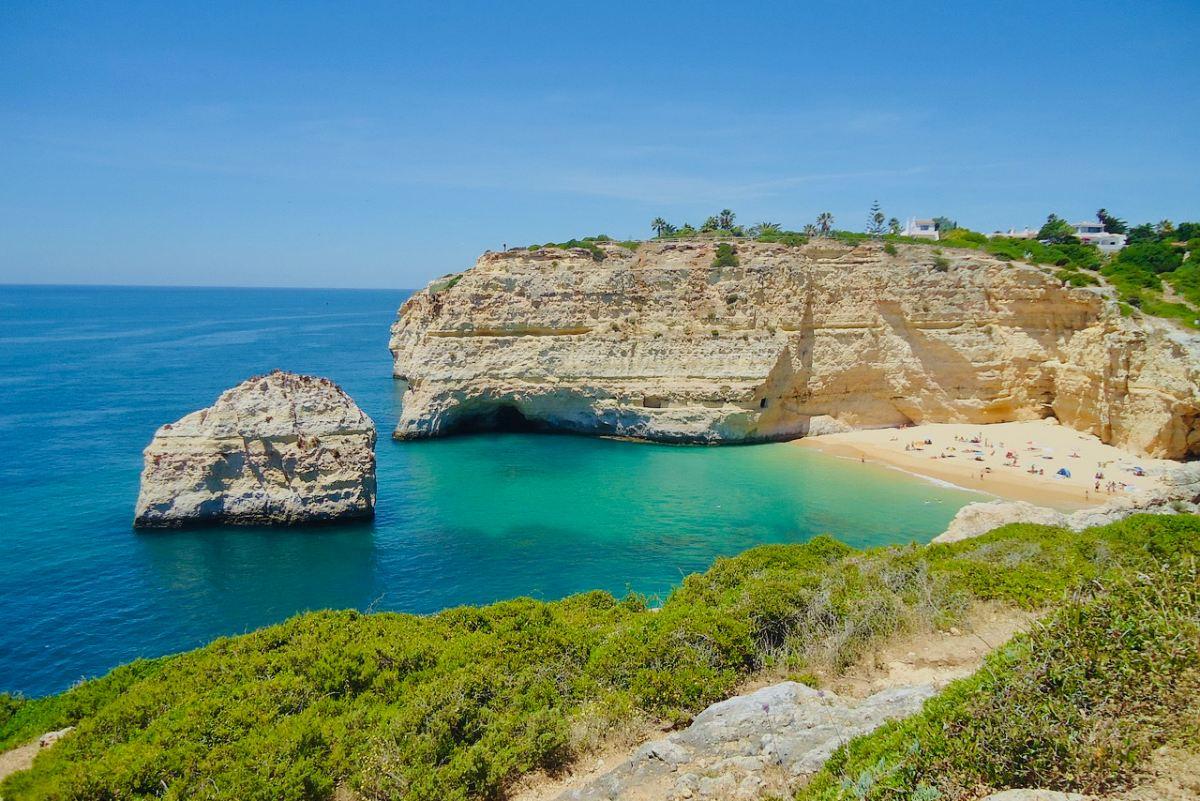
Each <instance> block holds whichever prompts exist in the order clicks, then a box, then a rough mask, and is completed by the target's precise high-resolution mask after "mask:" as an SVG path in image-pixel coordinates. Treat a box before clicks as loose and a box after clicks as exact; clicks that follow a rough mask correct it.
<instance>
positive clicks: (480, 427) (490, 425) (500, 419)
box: [452, 403, 546, 434]
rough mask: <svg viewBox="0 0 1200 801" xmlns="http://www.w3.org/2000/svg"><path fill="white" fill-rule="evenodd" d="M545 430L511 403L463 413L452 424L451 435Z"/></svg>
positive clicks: (544, 427) (543, 426)
mask: <svg viewBox="0 0 1200 801" xmlns="http://www.w3.org/2000/svg"><path fill="white" fill-rule="evenodd" d="M545 430H546V426H545V425H543V424H541V423H539V422H538V421H536V420H531V419H529V418H528V417H526V416H525V415H524V414H522V413H521V410H520V409H518V408H517V407H516V406H514V405H512V404H511V403H499V404H496V405H494V406H487V407H482V408H474V409H471V410H469V411H464V412H463V413H462V414H461V415H460V416H459V418H458V419H457V420H456V421H455V422H454V426H453V428H452V433H455V434H474V433H480V432H485V431H488V432H502V433H529V432H533V431H545Z"/></svg>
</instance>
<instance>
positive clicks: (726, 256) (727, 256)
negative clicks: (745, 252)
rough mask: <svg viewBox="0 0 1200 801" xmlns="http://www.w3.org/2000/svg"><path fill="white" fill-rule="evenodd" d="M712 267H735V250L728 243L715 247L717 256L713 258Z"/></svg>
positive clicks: (736, 262) (736, 263) (736, 260)
mask: <svg viewBox="0 0 1200 801" xmlns="http://www.w3.org/2000/svg"><path fill="white" fill-rule="evenodd" d="M712 266H713V267H737V266H738V257H737V248H736V247H735V246H733V245H731V244H729V243H728V242H721V243H720V244H718V245H717V255H716V256H715V257H714V258H713V263H712Z"/></svg>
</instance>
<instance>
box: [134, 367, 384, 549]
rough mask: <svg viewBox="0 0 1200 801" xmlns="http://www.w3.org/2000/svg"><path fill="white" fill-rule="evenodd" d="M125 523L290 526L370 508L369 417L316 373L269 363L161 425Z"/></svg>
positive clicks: (362, 514) (357, 514)
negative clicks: (272, 367) (269, 368)
mask: <svg viewBox="0 0 1200 801" xmlns="http://www.w3.org/2000/svg"><path fill="white" fill-rule="evenodd" d="M144 457H145V460H144V466H143V469H142V484H141V491H140V492H139V494H138V500H137V511H136V516H135V519H134V526H135V527H138V528H169V527H176V526H184V525H195V524H243V525H298V524H306V523H330V522H335V521H339V520H351V519H356V518H369V517H371V516H372V515H373V514H374V513H375V424H374V423H373V422H371V418H369V417H368V416H367V415H366V414H364V413H363V411H362V410H361V409H359V408H358V406H356V405H355V403H354V401H353V400H351V399H350V396H349V395H347V394H346V393H345V392H343V391H342V390H341V388H340V387H338V386H337V385H336V384H334V383H333V382H332V381H330V380H328V379H325V378H314V377H311V376H302V375H296V374H294V373H285V372H281V371H276V372H273V373H271V374H270V375H265V376H259V377H256V378H251V379H249V380H247V381H244V382H242V383H241V384H239V385H237V386H236V387H234V388H233V389H229V390H226V391H225V392H224V393H222V395H221V397H219V398H218V399H217V402H216V403H214V404H213V405H212V406H210V407H209V408H207V409H201V410H200V411H198V412H192V413H191V414H189V415H187V416H186V417H184V418H182V419H180V420H179V421H178V422H175V423H169V424H167V425H164V426H163V427H162V428H160V429H159V430H158V431H157V432H155V434H154V439H153V440H152V441H151V442H150V445H149V446H148V447H147V448H146V450H145V454H144Z"/></svg>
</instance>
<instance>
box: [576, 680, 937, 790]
mask: <svg viewBox="0 0 1200 801" xmlns="http://www.w3.org/2000/svg"><path fill="white" fill-rule="evenodd" d="M932 695H933V687H932V686H930V685H920V686H916V687H900V688H895V689H891V690H885V691H883V692H880V693H876V694H875V695H873V696H871V697H870V698H867V699H864V700H862V701H855V700H853V699H848V698H842V697H840V696H838V695H835V694H834V693H831V692H827V691H824V690H814V689H812V688H811V687H806V686H805V685H803V684H798V683H796V682H791V681H788V682H784V683H782V684H776V685H773V686H771V687H764V688H763V689H761V690H758V691H756V692H753V693H750V694H749V695H740V696H736V697H734V698H730V699H729V700H727V701H722V702H721V703H718V704H714V705H712V706H710V707H709V708H708V709H706V710H704V711H703V712H701V713H700V714H699V715H697V716H696V719H695V720H694V721H693V722H692V725H690V726H688V728H686V729H684V730H683V731H680V732H676V733H674V734H671V735H668V736H667V737H665V738H664V739H662V740H655V741H654V742H650V743H647V744H645V745H643V746H642V747H641V748H639V749H638V750H637V751H635V752H634V754H633V756H632V757H631V758H630V759H629V760H628V761H626V762H624V763H622V764H621V765H619V766H618V767H616V768H614V769H612V770H611V771H609V772H608V773H605V774H604V775H602V776H599V777H597V778H596V779H594V780H592V781H591V782H589V783H588V784H586V785H584V786H582V787H578V788H574V789H572V790H568V791H567V792H565V793H563V794H562V795H560V796H559V797H558V801H601V800H602V799H603V801H643V800H644V799H676V798H708V799H750V798H761V797H766V796H769V795H778V796H783V795H788V794H789V793H788V790H789V789H790V788H792V787H793V786H794V785H795V784H796V783H797V782H798V781H801V780H803V778H804V777H806V776H808V775H810V774H812V773H815V772H816V771H817V770H819V769H820V767H821V766H822V765H823V764H825V761H826V760H827V759H828V758H829V756H830V755H831V754H832V753H833V752H834V750H835V749H837V747H838V746H840V745H841V744H842V743H844V742H846V741H847V740H850V739H852V738H854V737H857V736H858V735H860V734H865V733H867V732H869V731H872V730H873V729H875V728H877V727H879V726H881V725H882V724H883V723H885V722H886V721H888V720H895V719H898V718H903V717H907V716H909V715H912V714H915V713H916V712H917V711H918V710H920V708H921V705H922V704H923V703H925V700H926V699H927V698H929V697H930V696H932Z"/></svg>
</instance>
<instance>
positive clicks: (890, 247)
mask: <svg viewBox="0 0 1200 801" xmlns="http://www.w3.org/2000/svg"><path fill="white" fill-rule="evenodd" d="M883 252H884V253H886V254H888V255H889V256H895V255H896V252H897V251H896V246H895V245H894V244H892V243H891V242H888V243H887V244H886V245H884V246H883Z"/></svg>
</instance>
